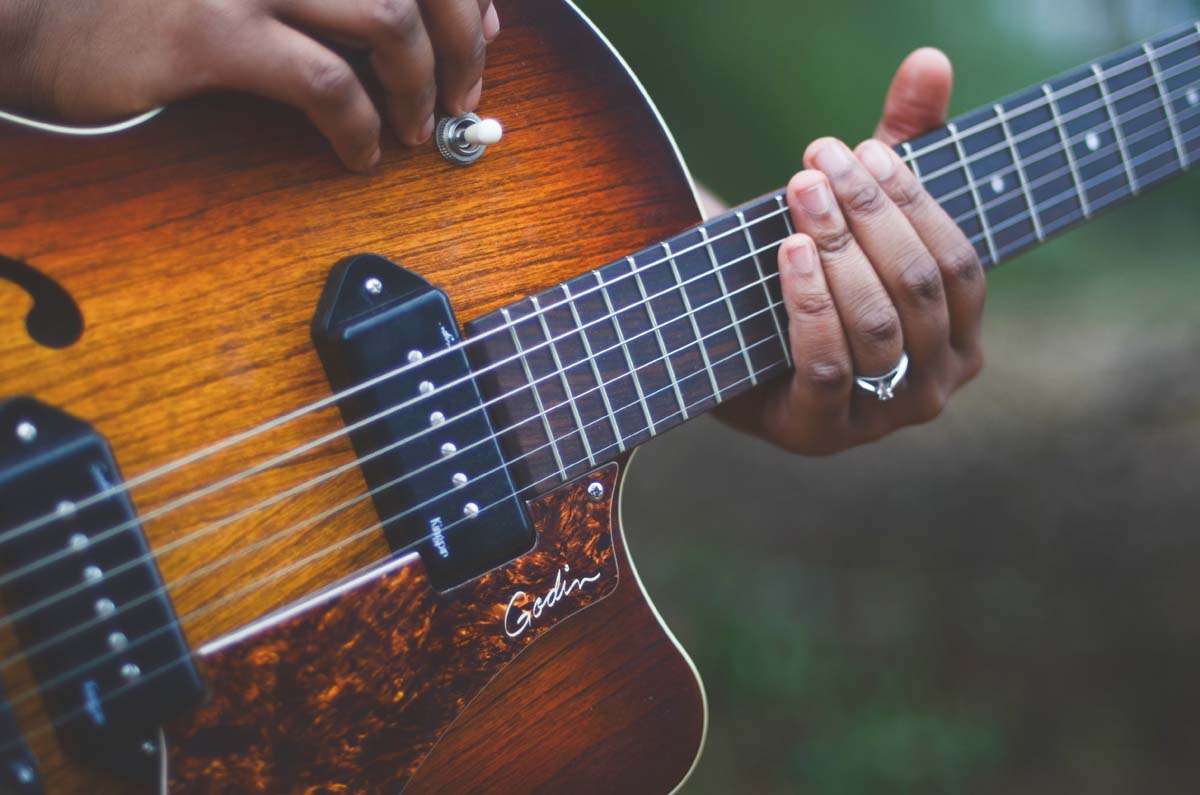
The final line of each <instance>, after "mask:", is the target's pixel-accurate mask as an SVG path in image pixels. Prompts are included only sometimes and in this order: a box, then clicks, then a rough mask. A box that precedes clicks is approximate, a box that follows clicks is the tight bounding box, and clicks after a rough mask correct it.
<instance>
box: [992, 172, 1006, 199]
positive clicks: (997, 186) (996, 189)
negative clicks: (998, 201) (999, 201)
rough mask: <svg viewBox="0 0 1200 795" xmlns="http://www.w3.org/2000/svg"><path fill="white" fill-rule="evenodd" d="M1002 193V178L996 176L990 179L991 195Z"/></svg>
mask: <svg viewBox="0 0 1200 795" xmlns="http://www.w3.org/2000/svg"><path fill="white" fill-rule="evenodd" d="M1003 192H1004V177H1002V176H1000V175H999V174H997V175H996V176H994V177H992V193H995V194H997V195H999V194H1001V193H1003Z"/></svg>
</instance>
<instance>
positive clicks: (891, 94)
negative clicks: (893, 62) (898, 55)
mask: <svg viewBox="0 0 1200 795" xmlns="http://www.w3.org/2000/svg"><path fill="white" fill-rule="evenodd" d="M953 88H954V70H953V68H952V67H951V66H950V59H949V58H947V57H946V55H945V54H944V53H943V52H941V51H940V50H935V49H933V48H932V47H925V48H922V49H920V50H917V51H916V52H914V53H912V54H911V55H909V56H908V57H907V58H905V59H904V63H902V64H900V69H899V70H898V71H897V72H896V76H895V78H893V79H892V86H891V88H890V89H888V94H887V99H886V100H885V101H884V108H883V119H882V120H881V121H880V122H879V127H878V129H876V130H875V137H876V138H878V139H879V140H881V141H883V142H884V143H885V144H887V145H888V146H894V145H896V144H898V143H900V142H901V141H907V140H908V139H910V138H913V137H915V136H917V135H920V134H921V133H923V132H928V131H929V130H932V129H935V128H937V127H941V126H942V125H943V124H945V123H946V112H947V110H948V109H949V107H950V93H951V91H952V90H953Z"/></svg>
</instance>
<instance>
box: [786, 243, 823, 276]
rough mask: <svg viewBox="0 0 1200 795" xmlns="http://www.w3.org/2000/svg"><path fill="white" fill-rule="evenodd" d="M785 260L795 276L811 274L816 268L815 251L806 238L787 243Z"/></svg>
mask: <svg viewBox="0 0 1200 795" xmlns="http://www.w3.org/2000/svg"><path fill="white" fill-rule="evenodd" d="M787 261H788V264H789V265H791V266H792V270H793V271H795V273H796V275H797V276H812V275H813V273H815V272H816V269H817V252H816V251H815V250H814V249H813V247H812V244H811V243H809V242H808V241H807V240H798V241H796V242H795V243H792V244H790V245H789V248H788V250H787Z"/></svg>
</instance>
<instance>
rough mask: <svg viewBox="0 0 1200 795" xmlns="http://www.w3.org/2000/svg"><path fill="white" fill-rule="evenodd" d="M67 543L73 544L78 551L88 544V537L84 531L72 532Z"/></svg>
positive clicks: (73, 547) (72, 546) (72, 547)
mask: <svg viewBox="0 0 1200 795" xmlns="http://www.w3.org/2000/svg"><path fill="white" fill-rule="evenodd" d="M67 543H68V544H70V545H71V549H73V550H75V551H76V552H78V551H79V550H81V549H83V548H84V547H86V546H87V545H88V537H87V536H85V535H84V534H83V533H72V534H71V538H70V540H68V541H67Z"/></svg>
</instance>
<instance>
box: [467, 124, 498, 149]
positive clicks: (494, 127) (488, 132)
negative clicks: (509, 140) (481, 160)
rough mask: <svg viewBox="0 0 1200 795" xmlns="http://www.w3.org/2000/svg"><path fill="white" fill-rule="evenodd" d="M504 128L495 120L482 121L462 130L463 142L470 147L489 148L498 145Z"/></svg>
mask: <svg viewBox="0 0 1200 795" xmlns="http://www.w3.org/2000/svg"><path fill="white" fill-rule="evenodd" d="M503 137H504V128H503V127H501V126H500V122H498V121H496V120H495V119H483V120H482V121H478V122H475V123H474V124H472V125H471V126H470V127H468V128H467V129H465V130H463V140H464V141H466V142H467V143H469V144H471V145H472V146H491V145H492V144H498V143H500V139H501V138H503Z"/></svg>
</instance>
